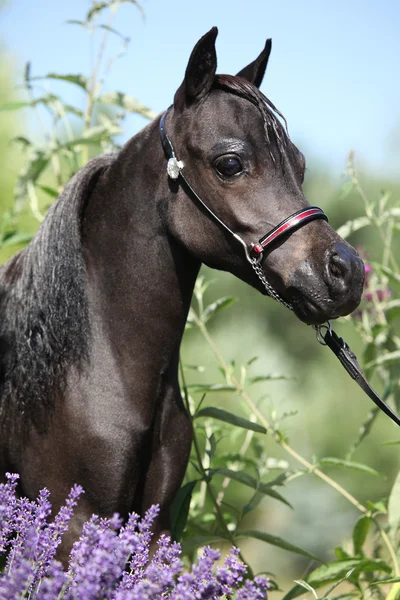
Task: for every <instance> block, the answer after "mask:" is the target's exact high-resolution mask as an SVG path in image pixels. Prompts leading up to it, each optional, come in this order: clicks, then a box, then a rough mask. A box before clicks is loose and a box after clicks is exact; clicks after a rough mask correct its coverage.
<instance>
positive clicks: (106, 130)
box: [58, 124, 121, 149]
mask: <svg viewBox="0 0 400 600" xmlns="http://www.w3.org/2000/svg"><path fill="white" fill-rule="evenodd" d="M119 133H121V129H120V128H119V127H116V126H114V125H109V124H106V125H96V126H95V127H91V128H90V129H87V130H86V131H85V132H84V133H83V135H82V136H81V137H79V138H75V139H73V140H68V141H67V142H64V143H63V144H60V145H59V146H58V148H59V149H60V148H73V147H74V146H80V145H81V144H98V143H100V142H101V141H103V140H108V139H109V138H110V137H111V136H113V135H117V134H119Z"/></svg>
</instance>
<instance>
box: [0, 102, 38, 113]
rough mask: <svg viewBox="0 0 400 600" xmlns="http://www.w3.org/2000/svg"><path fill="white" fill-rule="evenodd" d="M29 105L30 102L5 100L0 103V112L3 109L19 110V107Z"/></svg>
mask: <svg viewBox="0 0 400 600" xmlns="http://www.w3.org/2000/svg"><path fill="white" fill-rule="evenodd" d="M27 106H31V102H6V103H5V104H1V105H0V112H3V111H5V110H19V109H20V108H26V107H27Z"/></svg>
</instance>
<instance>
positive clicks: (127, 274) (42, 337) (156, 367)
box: [0, 28, 364, 550]
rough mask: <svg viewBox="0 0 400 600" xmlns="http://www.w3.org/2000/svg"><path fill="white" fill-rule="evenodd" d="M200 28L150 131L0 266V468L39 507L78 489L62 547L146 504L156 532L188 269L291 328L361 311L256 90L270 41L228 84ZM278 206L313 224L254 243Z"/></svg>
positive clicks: (332, 241) (171, 446) (352, 260)
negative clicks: (95, 519) (264, 302)
mask: <svg viewBox="0 0 400 600" xmlns="http://www.w3.org/2000/svg"><path fill="white" fill-rule="evenodd" d="M216 35H217V29H216V28H213V29H211V30H210V31H209V32H208V33H207V34H206V35H205V36H204V37H203V38H201V40H200V41H199V42H198V43H197V45H196V46H195V48H194V50H193V52H192V54H191V57H190V60H189V63H188V67H187V70H186V74H185V78H184V80H183V83H182V85H181V86H180V87H179V89H178V91H177V92H176V94H175V98H174V104H173V106H172V107H171V108H170V109H169V111H168V112H167V113H166V116H165V117H164V118H163V120H162V122H161V124H160V118H157V119H156V120H155V121H153V122H152V123H150V124H149V125H148V126H147V127H145V128H144V129H143V130H142V131H141V132H140V133H138V134H137V135H136V136H135V137H133V138H132V139H131V140H130V141H129V142H128V143H127V144H126V145H125V146H124V147H123V148H122V150H121V151H120V152H118V153H116V154H112V155H111V154H109V155H106V156H102V157H98V158H95V159H93V160H91V161H90V162H89V163H88V164H87V165H86V166H85V167H84V168H83V169H82V170H81V171H80V172H79V173H78V174H77V175H76V176H75V177H74V178H73V179H72V180H71V182H70V183H69V184H68V185H67V187H66V189H65V191H64V193H63V194H62V195H61V196H60V198H59V199H58V201H57V202H56V203H55V204H54V205H53V206H52V208H51V209H50V210H49V213H48V215H47V218H46V219H45V221H44V222H43V224H42V225H41V227H40V229H39V231H38V233H37V235H36V237H35V238H34V240H33V241H32V242H31V244H30V245H29V246H28V247H27V248H25V249H24V250H23V251H21V252H19V253H18V254H16V255H15V256H14V257H13V258H12V259H11V260H10V261H9V262H8V263H7V264H5V265H4V266H2V267H1V269H0V314H1V323H0V393H1V395H0V417H1V428H2V436H1V440H0V467H1V472H4V471H6V470H8V471H13V472H19V473H20V475H21V489H20V491H21V493H23V494H25V495H27V496H29V497H35V496H36V494H37V492H38V491H39V489H41V488H42V487H44V486H46V487H48V488H49V489H50V490H51V492H52V499H53V502H54V506H55V507H57V506H58V505H60V504H61V503H62V501H63V500H64V498H65V496H66V495H67V493H68V491H69V489H70V487H71V486H72V484H74V483H80V484H81V485H82V486H83V487H84V489H85V492H86V493H85V495H84V497H83V499H82V500H81V501H80V504H79V509H78V512H77V515H76V519H75V521H74V524H73V526H72V527H71V528H70V531H69V536H70V537H69V540H67V542H66V546H65V549H66V550H67V549H68V547H69V545H70V544H71V541H72V540H73V539H74V538H75V537H76V535H77V532H78V531H79V528H80V526H81V523H82V521H84V520H86V519H87V518H88V517H90V516H91V514H92V513H93V512H95V513H98V514H100V515H103V516H108V515H110V514H112V513H114V512H119V513H120V514H121V515H122V516H125V517H126V515H127V514H128V513H129V512H130V511H132V510H136V511H138V512H140V513H142V512H143V511H144V510H145V509H146V508H147V507H149V505H151V504H153V503H158V504H159V505H160V508H161V511H160V517H159V520H158V524H157V530H158V531H159V532H161V531H165V530H168V529H169V507H170V505H171V502H172V500H173V498H174V495H175V493H176V491H177V489H178V488H179V485H180V483H181V481H182V478H183V475H184V473H185V469H186V465H187V461H188V455H189V449H190V445H191V439H192V432H191V427H190V423H189V420H188V417H187V414H186V412H185V409H184V407H183V404H182V399H181V395H180V390H179V383H178V356H179V346H180V343H181V339H182V334H183V330H184V326H185V321H186V317H187V313H188V310H189V305H190V300H191V296H192V291H193V286H194V283H195V280H196V277H197V274H198V271H199V268H200V265H201V263H205V264H207V265H209V266H211V267H214V268H216V269H223V270H226V271H230V272H231V273H233V274H234V275H236V276H237V277H239V278H240V279H242V280H243V281H245V282H247V283H248V284H250V285H252V286H254V287H255V288H257V289H258V290H259V291H260V292H261V293H264V294H269V295H272V296H273V297H275V298H276V299H278V300H280V301H282V302H283V303H285V304H286V305H287V306H289V307H290V308H293V310H294V312H295V314H296V315H297V316H298V317H299V318H300V319H301V320H303V321H304V322H306V323H312V324H319V323H322V322H324V321H325V320H326V319H331V318H335V317H338V316H340V315H346V314H348V313H349V312H351V311H352V310H354V309H355V308H356V306H357V305H358V303H359V301H360V297H361V291H362V285H363V273H364V270H363V264H362V262H361V260H360V259H359V258H358V256H357V253H356V252H355V250H353V248H351V246H349V245H348V244H347V243H346V242H345V241H343V240H342V239H341V238H340V237H339V236H338V235H337V234H336V233H335V232H334V231H333V230H332V229H331V227H330V226H329V225H328V224H327V223H326V222H325V221H324V220H323V218H324V215H323V213H322V211H321V210H320V209H311V212H310V209H309V208H308V204H307V201H306V200H305V198H304V195H303V193H302V189H301V186H302V182H303V177H304V170H305V160H304V157H303V155H302V154H301V153H300V152H299V150H298V149H297V148H296V147H295V146H294V145H293V144H292V142H291V141H290V139H289V137H288V135H287V133H286V129H285V127H284V126H283V125H282V121H281V119H280V118H279V117H281V115H280V113H279V112H278V111H277V110H276V109H275V107H274V106H273V104H272V103H271V102H270V101H269V100H268V99H267V98H266V97H265V96H264V95H263V94H262V93H261V92H260V91H259V89H258V88H259V86H260V84H261V81H262V79H263V75H264V72H265V69H266V65H267V61H268V57H269V53H270V48H271V43H270V41H268V42H267V44H266V46H265V48H264V50H263V52H262V53H261V54H260V56H259V57H258V58H257V59H256V60H255V61H254V62H253V63H251V64H250V65H248V66H247V67H246V68H245V69H243V70H242V71H240V73H239V74H238V75H237V76H229V75H216V74H215V72H216V53H215V39H216ZM160 125H161V127H160ZM160 129H161V141H160ZM175 153H176V155H175ZM167 159H169V161H168V163H167ZM178 159H179V160H178ZM167 164H168V173H169V176H168V174H167ZM183 165H184V166H183ZM189 181H190V184H189ZM191 186H193V187H192V188H191ZM292 213H295V215H298V217H296V218H298V221H299V224H300V225H305V223H306V222H307V221H308V220H309V216H310V215H311V218H313V219H314V218H318V220H314V221H313V222H309V223H308V224H307V225H305V226H304V227H302V228H301V229H298V230H296V231H294V232H292V231H291V232H290V235H289V234H288V232H287V231H286V232H285V225H284V226H283V228H282V226H281V228H280V231H279V232H277V236H276V239H275V240H274V244H273V245H268V246H267V244H266V243H265V244H264V243H263V242H264V241H265V239H266V237H267V236H264V238H262V240H260V242H257V240H259V238H260V237H261V236H262V235H263V234H264V233H265V232H266V231H268V230H270V229H271V228H273V227H274V226H275V225H276V224H277V223H281V222H282V221H284V220H285V219H286V218H287V217H288V215H291V214H292ZM289 225H290V227H289V229H294V228H295V227H294V225H293V223H292V221H289ZM297 227H298V226H297V225H296V228H297ZM278 234H279V235H278ZM274 236H275V234H274ZM254 241H256V243H254Z"/></svg>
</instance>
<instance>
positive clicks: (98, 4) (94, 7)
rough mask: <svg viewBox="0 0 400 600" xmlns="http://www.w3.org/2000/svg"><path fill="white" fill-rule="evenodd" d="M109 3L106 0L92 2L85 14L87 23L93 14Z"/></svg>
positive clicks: (106, 6)
mask: <svg viewBox="0 0 400 600" xmlns="http://www.w3.org/2000/svg"><path fill="white" fill-rule="evenodd" d="M109 6H110V4H109V3H108V2H93V4H92V8H91V9H90V10H89V12H88V13H87V15H86V21H87V22H88V23H89V22H90V21H91V20H92V19H93V17H94V16H95V15H97V14H98V13H99V12H101V11H102V10H103V9H104V8H108V7H109Z"/></svg>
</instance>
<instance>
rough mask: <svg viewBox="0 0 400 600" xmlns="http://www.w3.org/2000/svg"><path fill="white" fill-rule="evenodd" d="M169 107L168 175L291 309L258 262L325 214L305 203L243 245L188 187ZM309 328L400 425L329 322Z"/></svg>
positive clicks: (162, 127)
mask: <svg viewBox="0 0 400 600" xmlns="http://www.w3.org/2000/svg"><path fill="white" fill-rule="evenodd" d="M170 109H171V107H170V108H168V110H167V111H166V112H165V113H164V114H163V115H162V117H161V120H160V137H161V143H162V146H163V149H164V152H165V154H166V156H167V158H168V163H167V173H168V176H169V177H170V178H171V179H173V180H176V179H178V178H180V180H181V181H182V182H183V184H184V186H185V187H186V189H187V191H188V192H189V195H191V196H193V197H194V198H195V199H196V200H197V202H198V203H199V204H200V205H201V206H202V207H203V208H204V209H205V211H206V212H207V213H208V214H209V215H210V217H211V218H212V220H213V221H215V222H216V223H218V225H219V226H220V227H222V229H224V230H225V231H226V232H227V233H229V234H230V235H231V236H232V237H233V238H235V240H236V241H238V242H239V243H240V244H241V245H242V247H243V250H244V253H245V257H246V260H247V261H248V262H249V263H250V265H251V267H252V268H253V269H254V272H255V273H256V275H257V277H258V278H259V280H260V281H261V283H262V284H263V286H264V288H265V290H266V292H267V294H268V296H270V297H271V298H273V299H274V300H276V301H277V302H279V303H280V304H283V306H286V308H288V309H289V310H293V306H292V304H290V303H289V302H287V301H286V300H284V299H283V298H282V297H281V296H280V295H279V294H278V292H277V291H276V290H275V289H274V288H273V286H272V285H271V284H270V283H269V281H268V279H267V277H266V275H265V272H264V270H263V268H262V266H261V264H260V263H261V260H262V258H263V255H264V251H265V250H266V249H268V250H269V249H270V248H271V247H272V246H273V245H275V244H276V243H277V242H278V241H279V240H281V239H282V238H283V237H285V236H287V235H289V234H291V233H293V232H294V231H296V230H297V229H300V227H303V226H304V225H306V224H307V223H310V222H311V221H314V220H315V219H323V220H324V221H328V217H327V216H326V214H325V213H324V211H323V210H322V209H321V208H318V206H308V207H307V208H302V209H300V210H298V211H296V212H295V213H293V214H292V215H290V216H289V217H287V218H286V219H284V220H283V221H281V222H280V223H279V224H278V225H276V226H275V227H273V228H272V229H271V230H270V231H269V232H268V233H266V234H265V235H264V236H263V237H262V238H260V239H259V240H258V242H253V243H250V244H249V245H248V244H246V242H245V241H244V240H243V238H241V237H240V235H239V234H237V233H235V232H234V231H232V229H230V227H228V225H227V224H226V223H224V221H222V219H220V218H219V217H218V216H217V215H216V214H215V213H214V211H213V210H211V208H210V207H209V206H208V205H207V204H206V203H205V202H204V200H202V199H201V198H200V196H199V195H198V194H197V193H196V192H195V190H194V189H193V188H192V186H191V185H190V183H189V182H188V180H187V179H186V177H185V175H184V173H183V168H184V163H183V162H182V161H181V160H178V158H177V156H176V154H175V150H174V147H173V145H172V142H171V140H170V139H169V137H168V135H167V132H166V130H165V120H166V118H167V115H168V112H169V110H170ZM313 328H314V329H315V331H316V335H317V340H318V342H319V343H320V344H322V345H323V346H328V347H329V348H330V349H331V350H332V352H333V353H334V354H335V355H336V356H337V357H338V359H339V360H340V362H341V364H342V365H343V367H344V368H345V369H346V371H347V372H348V373H349V375H350V376H351V377H352V378H353V379H354V380H355V381H356V382H357V383H358V385H359V386H360V387H361V388H362V389H363V391H364V392H365V393H366V394H367V395H368V396H369V397H370V398H371V400H372V401H373V402H375V404H376V405H377V406H378V407H379V408H380V409H381V410H382V411H383V412H384V413H386V414H387V415H388V416H389V417H390V418H391V419H392V420H393V421H394V422H395V423H397V425H400V419H399V417H397V415H396V414H395V413H394V412H393V411H392V409H391V408H390V407H389V406H388V405H387V404H386V402H385V401H384V400H382V399H381V398H380V397H379V396H378V395H377V394H376V392H375V391H374V390H373V389H372V388H371V386H370V385H369V383H368V382H367V380H366V379H365V377H364V375H363V373H362V371H361V367H360V365H359V364H358V362H357V358H356V356H355V354H354V353H353V352H352V351H351V349H350V348H349V346H348V345H347V344H346V342H345V341H344V340H343V338H340V337H339V336H338V335H336V333H335V332H334V331H333V329H332V327H331V325H330V323H329V322H328V323H327V324H325V325H314V326H313Z"/></svg>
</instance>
